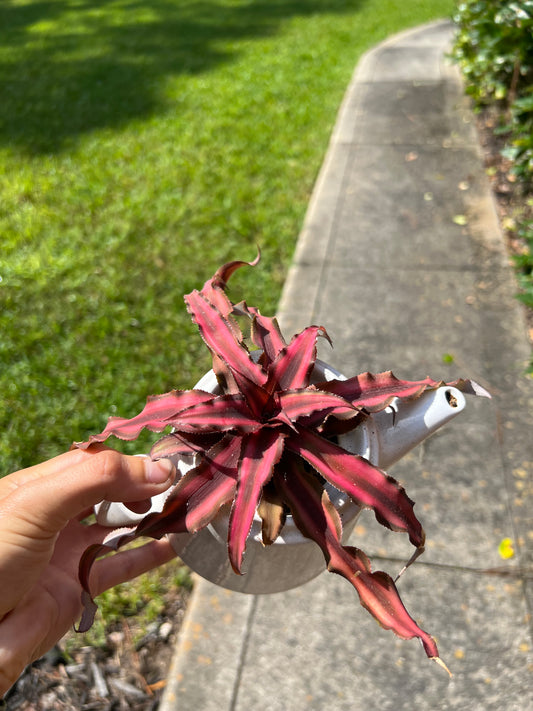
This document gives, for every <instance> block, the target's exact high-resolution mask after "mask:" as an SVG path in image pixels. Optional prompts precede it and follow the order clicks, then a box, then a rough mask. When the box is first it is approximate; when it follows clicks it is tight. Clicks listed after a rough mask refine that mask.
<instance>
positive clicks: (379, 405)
mask: <svg viewBox="0 0 533 711" xmlns="http://www.w3.org/2000/svg"><path fill="white" fill-rule="evenodd" d="M442 385H448V386H450V387H456V388H458V389H459V390H461V391H463V392H466V393H469V394H472V395H479V396H481V397H490V395H489V393H488V392H487V391H486V390H485V389H484V388H482V387H481V386H480V385H478V384H477V383H476V382H474V381H472V380H455V381H454V382H452V383H444V382H443V381H436V380H432V379H431V378H425V379H424V380H415V381H411V380H399V379H398V378H397V377H396V376H395V375H393V373H392V372H391V371H390V370H389V371H386V372H385V373H377V374H373V373H361V374H360V375H356V376H355V377H353V378H349V379H348V380H331V381H329V382H325V383H318V384H317V386H316V387H317V388H319V389H320V390H325V391H326V392H330V393H335V394H336V395H340V396H341V397H343V398H345V399H346V400H348V401H349V402H351V403H352V405H354V407H359V408H364V409H365V410H367V411H368V412H377V411H379V410H383V409H385V408H386V407H387V406H388V405H389V404H390V402H391V401H392V400H393V399H394V398H395V397H398V398H407V399H415V398H417V397H419V396H420V395H421V394H422V393H423V392H424V391H425V390H435V389H436V388H439V387H441V386H442Z"/></svg>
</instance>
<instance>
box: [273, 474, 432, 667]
mask: <svg viewBox="0 0 533 711" xmlns="http://www.w3.org/2000/svg"><path fill="white" fill-rule="evenodd" d="M277 482H278V485H279V486H280V488H281V489H282V491H283V494H284V496H285V499H286V500H287V503H288V504H289V507H290V509H291V513H292V515H293V518H294V521H295V523H296V525H297V526H298V528H299V529H300V530H301V532H302V533H303V534H304V535H305V536H307V537H308V538H311V539H313V540H314V541H316V543H318V545H319V546H320V548H321V549H322V551H323V553H324V557H325V559H326V562H327V564H328V570H330V571H331V572H334V573H338V574H339V575H342V576H343V577H344V578H346V580H348V581H349V582H350V583H351V584H352V585H353V586H354V587H355V589H356V590H357V592H358V594H359V598H360V601H361V604H362V605H363V606H364V607H365V608H366V609H367V610H368V611H369V612H370V614H371V615H372V616H373V617H374V618H375V619H376V620H377V621H378V622H379V623H380V625H381V626H382V627H384V628H385V629H388V630H392V631H393V632H395V634H397V635H398V636H399V637H401V638H402V639H412V638H413V637H418V638H419V639H420V641H421V642H422V645H423V647H424V650H425V652H426V655H427V656H428V657H429V658H431V659H438V658H439V653H438V649H437V645H436V644H435V640H434V639H433V637H431V636H430V635H429V634H428V633H427V632H424V630H422V629H421V628H420V627H419V626H418V625H417V624H416V622H415V621H414V620H413V618H412V617H411V616H410V615H409V613H408V612H407V610H406V608H405V606H404V605H403V603H402V601H401V599H400V595H399V593H398V590H397V588H396V586H395V584H394V582H393V580H392V578H391V577H390V576H389V575H387V573H384V572H382V571H377V572H375V573H372V572H371V568H370V561H369V560H368V558H367V556H366V555H365V554H364V553H363V552H362V551H360V550H358V549H357V548H353V547H351V546H343V545H342V544H341V521H340V517H339V514H338V512H337V511H336V509H335V507H334V506H333V505H332V503H331V501H330V500H329V497H328V495H327V493H326V491H324V490H323V489H322V487H321V486H320V485H319V484H318V482H316V481H313V479H312V478H310V477H309V476H308V475H306V474H305V473H304V472H303V471H302V469H301V467H299V466H298V464H297V463H295V462H293V463H292V466H290V467H289V470H288V471H287V475H286V476H285V477H278V478H277Z"/></svg>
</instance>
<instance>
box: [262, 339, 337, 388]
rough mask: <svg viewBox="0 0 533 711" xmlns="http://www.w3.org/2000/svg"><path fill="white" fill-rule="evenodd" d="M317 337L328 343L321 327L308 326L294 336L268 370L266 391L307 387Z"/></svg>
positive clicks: (313, 360) (314, 357) (313, 361)
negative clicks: (321, 337)
mask: <svg viewBox="0 0 533 711" xmlns="http://www.w3.org/2000/svg"><path fill="white" fill-rule="evenodd" d="M319 336H323V337H324V338H326V339H327V340H328V341H329V336H328V334H327V332H326V330H325V329H324V328H322V326H308V328H306V329H304V330H303V331H301V332H300V333H298V334H297V335H296V336H294V338H293V339H292V340H291V342H290V343H289V345H288V346H286V347H285V348H283V350H281V351H280V352H279V354H278V356H277V357H276V359H275V360H274V361H273V362H272V364H271V365H270V367H269V368H268V383H267V385H266V389H267V390H269V391H274V390H289V389H292V390H293V389H296V388H306V387H307V386H308V385H309V380H310V378H311V373H312V371H313V368H314V365H315V361H316V341H317V338H318V337H319Z"/></svg>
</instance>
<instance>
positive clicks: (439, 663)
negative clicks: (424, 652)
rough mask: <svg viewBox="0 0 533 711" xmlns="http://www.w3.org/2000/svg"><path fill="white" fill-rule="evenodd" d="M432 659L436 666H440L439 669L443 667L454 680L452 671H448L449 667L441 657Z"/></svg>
mask: <svg viewBox="0 0 533 711" xmlns="http://www.w3.org/2000/svg"><path fill="white" fill-rule="evenodd" d="M430 659H431V661H432V662H435V663H436V664H438V665H439V667H442V668H443V669H444V671H446V672H448V675H449V677H450V679H451V678H452V676H453V674H452V673H451V671H450V670H449V669H448V667H447V666H446V664H445V663H444V662H443V661H442V659H441V658H440V657H430Z"/></svg>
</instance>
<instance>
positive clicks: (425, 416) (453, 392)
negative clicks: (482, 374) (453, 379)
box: [358, 386, 466, 469]
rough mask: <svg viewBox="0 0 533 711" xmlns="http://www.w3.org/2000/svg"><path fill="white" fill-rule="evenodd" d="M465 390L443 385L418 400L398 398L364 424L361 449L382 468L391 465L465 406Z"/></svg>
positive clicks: (361, 451) (359, 447) (361, 433)
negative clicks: (463, 391)
mask: <svg viewBox="0 0 533 711" xmlns="http://www.w3.org/2000/svg"><path fill="white" fill-rule="evenodd" d="M465 405H466V402H465V397H464V395H463V393H462V392H461V391H460V390H458V389H457V388H454V387H450V386H442V387H440V388H437V389H436V390H429V391H428V390H426V391H425V392H424V393H423V394H422V395H421V396H420V397H419V398H417V399H415V400H400V399H397V398H395V399H394V400H393V401H392V402H391V404H390V405H389V406H388V407H387V408H386V409H385V410H382V411H381V412H376V413H374V414H372V415H370V416H369V417H368V419H367V420H366V422H365V423H364V424H363V426H362V427H361V428H360V434H359V437H360V441H359V446H358V449H359V452H360V453H361V455H362V456H364V457H365V458H366V459H368V460H369V461H370V462H371V463H372V464H374V465H375V466H377V467H380V469H387V468H388V467H390V466H391V465H392V464H394V463H395V462H397V461H398V460H399V459H401V458H402V457H403V456H405V455H406V454H407V453H408V452H410V451H411V449H413V448H414V447H416V446H417V445H418V444H420V443H421V442H423V441H424V440H425V439H426V438H427V437H429V436H430V435H432V434H433V433H434V432H436V430H438V429H439V428H440V427H442V426H443V425H445V424H446V423H447V422H449V421H450V420H452V419H453V418H454V417H456V416H457V415H458V414H459V413H460V412H462V411H463V410H464V408H465Z"/></svg>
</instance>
